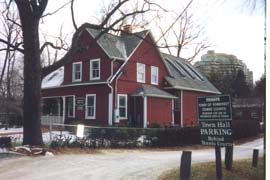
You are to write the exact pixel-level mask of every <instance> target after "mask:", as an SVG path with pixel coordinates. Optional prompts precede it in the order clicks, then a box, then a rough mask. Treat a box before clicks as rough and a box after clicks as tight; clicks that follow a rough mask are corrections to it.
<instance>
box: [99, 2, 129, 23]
mask: <svg viewBox="0 0 270 180" xmlns="http://www.w3.org/2000/svg"><path fill="white" fill-rule="evenodd" d="M126 2H128V0H124V1H119V3H118V4H117V5H116V6H115V7H114V8H113V9H112V10H111V11H110V12H109V13H108V14H107V15H106V18H105V19H104V20H103V21H102V22H101V23H100V26H101V27H104V26H105V25H106V24H107V22H108V21H109V19H110V18H111V17H112V15H113V14H114V13H115V12H116V11H117V10H119V8H120V7H121V6H122V5H123V4H125V3H126Z"/></svg>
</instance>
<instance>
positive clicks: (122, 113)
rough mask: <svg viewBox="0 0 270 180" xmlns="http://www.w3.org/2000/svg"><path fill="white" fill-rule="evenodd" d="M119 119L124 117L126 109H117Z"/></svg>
mask: <svg viewBox="0 0 270 180" xmlns="http://www.w3.org/2000/svg"><path fill="white" fill-rule="evenodd" d="M119 115H120V117H126V108H119Z"/></svg>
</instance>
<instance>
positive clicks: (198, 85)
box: [161, 53, 220, 94]
mask: <svg viewBox="0 0 270 180" xmlns="http://www.w3.org/2000/svg"><path fill="white" fill-rule="evenodd" d="M161 56H162V58H163V61H164V62H165V65H166V66H167V68H168V71H169V74H170V76H166V77H165V79H166V80H167V81H168V83H169V84H170V85H171V86H172V88H175V89H183V90H193V91H200V92H209V93H215V94H220V92H219V90H218V89H216V88H215V87H214V86H213V85H212V84H211V83H210V82H209V81H208V80H207V79H206V78H205V77H204V76H203V75H202V74H200V73H199V72H198V71H197V70H196V69H195V68H194V67H193V66H192V65H191V64H190V63H189V62H187V61H186V60H185V59H183V58H178V57H175V56H171V55H168V54H165V53H161Z"/></svg>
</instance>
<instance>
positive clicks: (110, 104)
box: [107, 59, 116, 126]
mask: <svg viewBox="0 0 270 180" xmlns="http://www.w3.org/2000/svg"><path fill="white" fill-rule="evenodd" d="M114 61H116V59H113V60H112V61H111V75H110V76H109V78H108V79H107V85H108V87H109V88H110V94H109V97H108V106H109V107H108V125H109V126H111V125H112V119H113V108H112V107H113V98H112V97H113V87H112V85H111V84H110V79H111V78H112V76H113V63H114Z"/></svg>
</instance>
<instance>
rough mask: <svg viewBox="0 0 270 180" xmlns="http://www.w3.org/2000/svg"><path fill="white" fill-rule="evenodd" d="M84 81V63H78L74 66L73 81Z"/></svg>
mask: <svg viewBox="0 0 270 180" xmlns="http://www.w3.org/2000/svg"><path fill="white" fill-rule="evenodd" d="M81 80H82V62H76V63H73V64H72V81H73V82H76V81H81Z"/></svg>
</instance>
